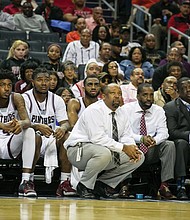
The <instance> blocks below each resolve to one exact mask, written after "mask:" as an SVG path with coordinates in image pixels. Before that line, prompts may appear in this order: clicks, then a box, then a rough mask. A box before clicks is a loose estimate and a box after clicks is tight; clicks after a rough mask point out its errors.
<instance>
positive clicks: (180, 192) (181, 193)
mask: <svg viewBox="0 0 190 220" xmlns="http://www.w3.org/2000/svg"><path fill="white" fill-rule="evenodd" d="M177 199H179V200H188V196H187V194H186V190H185V189H184V188H180V189H179V190H178V191H177Z"/></svg>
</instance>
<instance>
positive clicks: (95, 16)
mask: <svg viewBox="0 0 190 220" xmlns="http://www.w3.org/2000/svg"><path fill="white" fill-rule="evenodd" d="M85 22H86V26H87V28H88V29H89V30H90V31H91V32H92V31H93V30H94V28H95V27H96V26H97V25H105V24H106V22H105V19H104V18H103V9H102V8H101V7H99V6H98V7H95V8H93V11H92V15H91V16H89V17H87V18H86V19H85Z"/></svg>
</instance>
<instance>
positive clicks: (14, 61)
mask: <svg viewBox="0 0 190 220" xmlns="http://www.w3.org/2000/svg"><path fill="white" fill-rule="evenodd" d="M27 50H28V44H27V43H26V42H24V41H21V40H16V41H14V42H13V44H12V46H11V48H10V49H9V53H8V56H7V59H6V60H3V61H2V62H1V65H0V68H2V69H7V70H10V71H12V72H13V74H14V75H15V76H16V79H17V80H19V79H20V66H21V64H22V63H24V61H25V55H26V51H27Z"/></svg>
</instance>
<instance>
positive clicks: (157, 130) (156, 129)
mask: <svg viewBox="0 0 190 220" xmlns="http://www.w3.org/2000/svg"><path fill="white" fill-rule="evenodd" d="M121 108H122V109H124V111H125V114H127V115H128V116H129V120H130V124H131V127H132V130H133V137H134V139H135V141H136V143H140V139H141V137H142V135H140V120H141V116H142V112H143V110H142V108H141V107H140V105H139V103H138V101H136V102H131V103H127V104H125V105H123V106H122V107H121ZM145 122H146V129H147V135H150V136H151V137H153V138H154V139H155V141H156V144H157V145H158V144H160V143H162V142H163V141H165V140H167V138H168V137H169V135H168V129H167V125H166V116H165V112H164V110H163V108H162V107H160V106H157V105H155V104H152V106H151V107H150V108H149V109H148V110H146V114H145Z"/></svg>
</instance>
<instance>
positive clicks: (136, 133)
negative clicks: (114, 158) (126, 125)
mask: <svg viewBox="0 0 190 220" xmlns="http://www.w3.org/2000/svg"><path fill="white" fill-rule="evenodd" d="M137 100H138V101H136V102H131V103H127V104H126V105H124V106H123V107H122V108H123V109H124V110H125V114H127V115H128V116H129V119H130V124H131V126H132V130H133V137H134V139H135V141H136V143H137V144H138V145H139V148H140V149H141V150H142V151H143V153H144V154H145V163H147V164H152V163H156V162H159V161H161V185H160V188H159V190H158V196H159V197H161V198H163V199H174V198H176V197H175V196H173V195H172V193H171V192H170V190H169V188H168V181H169V180H171V179H173V178H174V165H175V145H174V143H173V141H168V140H167V138H168V137H169V135H168V129H167V126H166V116H165V112H164V110H163V108H162V107H160V106H157V105H154V104H153V102H154V90H153V88H152V86H151V85H150V84H148V83H145V84H144V83H142V84H140V85H139V87H138V89H137Z"/></svg>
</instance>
